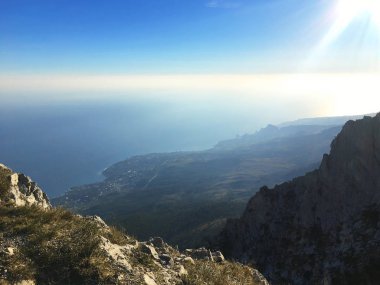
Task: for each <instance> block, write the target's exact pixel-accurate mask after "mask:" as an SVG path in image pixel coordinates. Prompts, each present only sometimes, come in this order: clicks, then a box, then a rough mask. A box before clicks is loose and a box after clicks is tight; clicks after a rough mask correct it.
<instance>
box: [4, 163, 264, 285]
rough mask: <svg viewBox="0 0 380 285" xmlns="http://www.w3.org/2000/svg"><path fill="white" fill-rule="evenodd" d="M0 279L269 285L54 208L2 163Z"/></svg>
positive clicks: (238, 269)
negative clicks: (140, 240)
mask: <svg viewBox="0 0 380 285" xmlns="http://www.w3.org/2000/svg"><path fill="white" fill-rule="evenodd" d="M0 193H1V200H0V284H2V285H3V284H4V285H7V284H16V285H22V284H23V285H33V284H81V285H82V284H130V285H164V284H167V285H174V284H176V285H181V284H182V285H201V284H211V285H222V284H235V285H240V284H242V285H267V284H268V283H267V281H266V280H265V278H263V276H262V275H261V274H260V273H259V272H258V271H257V270H254V269H252V268H249V267H247V266H243V265H240V264H237V263H231V262H228V261H225V260H224V257H223V255H222V253H221V252H211V251H209V250H207V249H205V248H200V249H196V250H192V249H188V250H186V251H184V252H179V251H178V250H177V249H174V248H172V247H170V246H169V245H168V244H166V243H165V242H164V241H163V240H162V239H161V238H157V237H156V238H151V239H149V241H146V242H139V241H137V240H136V239H134V238H132V237H130V236H128V235H127V234H125V233H122V232H120V231H119V230H117V229H115V228H113V227H109V226H108V225H106V224H105V223H104V221H103V220H102V219H101V218H99V217H97V216H87V217H83V216H79V215H74V214H72V213H70V212H68V211H66V210H63V209H57V208H52V207H51V206H50V204H49V201H48V199H47V197H46V195H45V194H44V193H43V192H42V190H41V189H40V188H39V187H38V186H37V185H36V184H35V183H34V182H32V181H31V179H30V178H28V177H26V176H25V175H23V174H17V173H14V172H13V171H11V170H10V169H9V168H7V167H5V166H4V165H1V166H0Z"/></svg>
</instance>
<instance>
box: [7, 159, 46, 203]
mask: <svg viewBox="0 0 380 285" xmlns="http://www.w3.org/2000/svg"><path fill="white" fill-rule="evenodd" d="M0 168H1V170H2V172H4V171H7V172H10V174H8V176H7V178H8V180H9V189H7V190H6V191H5V193H3V197H2V200H4V201H5V202H12V203H13V204H14V205H15V206H32V205H34V206H38V207H41V208H43V209H50V208H51V205H50V202H49V199H48V197H47V196H46V194H45V193H44V192H43V191H42V190H41V188H39V187H38V185H37V184H36V183H35V182H33V181H32V180H31V179H30V177H28V176H26V175H24V174H22V173H14V172H13V171H12V170H11V169H9V168H8V167H6V166H5V165H3V164H0Z"/></svg>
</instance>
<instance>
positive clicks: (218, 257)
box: [211, 251, 224, 262]
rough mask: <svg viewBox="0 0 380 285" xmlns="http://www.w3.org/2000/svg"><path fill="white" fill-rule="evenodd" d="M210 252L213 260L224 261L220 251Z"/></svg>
mask: <svg viewBox="0 0 380 285" xmlns="http://www.w3.org/2000/svg"><path fill="white" fill-rule="evenodd" d="M211 254H212V259H213V260H214V261H215V262H223V261H224V256H223V254H222V253H221V252H220V251H215V252H212V253H211Z"/></svg>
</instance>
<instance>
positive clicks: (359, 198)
mask: <svg viewBox="0 0 380 285" xmlns="http://www.w3.org/2000/svg"><path fill="white" fill-rule="evenodd" d="M221 244H222V248H223V249H224V250H223V252H224V253H225V254H227V256H228V257H231V258H234V259H237V260H239V261H241V262H249V263H252V264H254V265H255V266H257V268H258V269H259V270H260V272H262V273H263V274H264V276H265V277H267V278H268V279H269V281H270V283H271V284H284V283H285V284H288V283H290V284H293V285H297V284H300V285H301V284H302V285H303V284H322V282H323V284H324V285H330V284H378V283H379V280H380V271H378V270H377V269H375V268H378V266H379V265H380V247H379V246H378V245H379V244H380V114H378V115H377V116H375V117H374V118H371V117H365V118H364V119H362V120H358V121H355V122H354V121H349V122H347V123H346V125H345V126H344V127H343V129H342V131H341V133H340V134H339V135H338V136H337V137H336V138H335V139H334V141H333V142H332V144H331V152H330V154H329V155H327V154H326V155H324V157H323V160H322V162H321V165H320V167H319V169H317V170H315V171H313V172H311V173H308V174H306V175H305V176H303V177H298V178H296V179H294V180H292V181H290V182H286V183H283V184H281V185H279V186H276V187H275V188H274V189H268V188H267V187H262V188H261V190H260V191H259V192H258V193H257V194H256V195H255V196H254V197H253V198H252V199H251V200H250V201H249V203H248V205H247V207H246V209H245V211H244V214H243V215H242V217H241V218H240V219H238V220H230V221H228V222H227V225H226V227H225V230H224V231H223V233H222V234H221Z"/></svg>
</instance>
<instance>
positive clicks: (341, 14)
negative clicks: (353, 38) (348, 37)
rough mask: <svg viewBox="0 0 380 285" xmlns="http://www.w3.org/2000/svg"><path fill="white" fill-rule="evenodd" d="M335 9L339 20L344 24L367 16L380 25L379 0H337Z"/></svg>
mask: <svg viewBox="0 0 380 285" xmlns="http://www.w3.org/2000/svg"><path fill="white" fill-rule="evenodd" d="M336 11H337V14H338V18H339V20H340V21H341V22H345V23H346V24H349V23H350V22H351V21H353V20H354V19H355V18H357V17H361V16H367V17H369V18H370V20H371V21H373V22H374V23H376V24H377V25H378V26H379V27H380V0H339V2H338V3H337V6H336Z"/></svg>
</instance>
